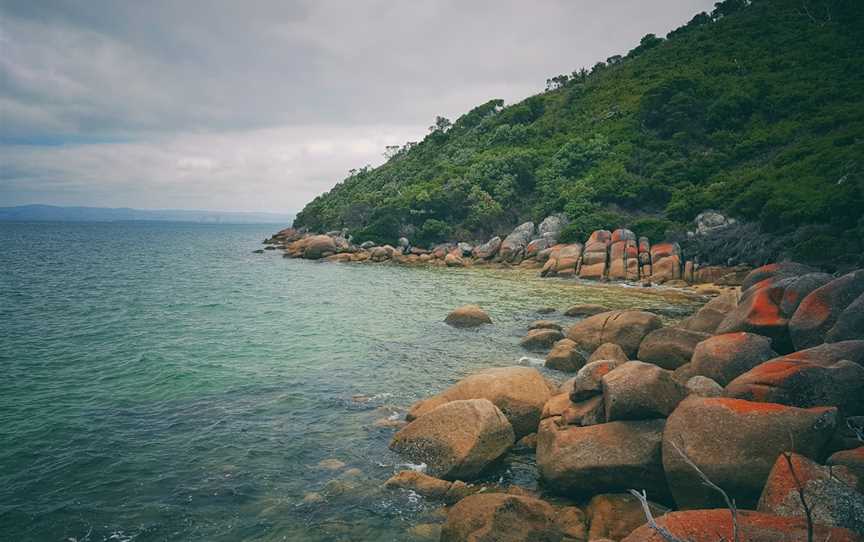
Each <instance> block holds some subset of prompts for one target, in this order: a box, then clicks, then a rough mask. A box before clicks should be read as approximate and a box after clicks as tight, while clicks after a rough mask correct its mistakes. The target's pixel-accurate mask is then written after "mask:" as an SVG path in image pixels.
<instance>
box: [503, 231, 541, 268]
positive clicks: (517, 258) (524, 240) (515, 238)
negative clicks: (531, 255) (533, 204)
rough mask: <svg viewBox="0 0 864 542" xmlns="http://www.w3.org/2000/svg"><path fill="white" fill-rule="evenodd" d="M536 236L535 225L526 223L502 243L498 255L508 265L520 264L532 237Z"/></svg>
mask: <svg viewBox="0 0 864 542" xmlns="http://www.w3.org/2000/svg"><path fill="white" fill-rule="evenodd" d="M533 236H534V223H533V222H525V223H524V224H521V225H520V226H518V227H517V228H516V229H515V230H513V232H512V233H511V234H510V235H508V236H507V237H505V238H504V241H502V242H501V248H500V249H499V250H498V254H499V256H500V257H501V261H503V262H508V263H519V262H521V261H522V258H524V257H525V248H526V247H527V246H528V242H529V241H531V237H533Z"/></svg>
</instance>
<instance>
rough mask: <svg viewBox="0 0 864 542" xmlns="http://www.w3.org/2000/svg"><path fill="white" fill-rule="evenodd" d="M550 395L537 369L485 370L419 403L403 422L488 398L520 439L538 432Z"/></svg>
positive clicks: (409, 411) (502, 368)
mask: <svg viewBox="0 0 864 542" xmlns="http://www.w3.org/2000/svg"><path fill="white" fill-rule="evenodd" d="M551 396H552V393H551V392H550V391H549V386H548V385H547V383H546V380H545V379H544V378H543V375H541V374H540V372H539V371H538V370H537V369H533V368H530V367H501V368H495V369H486V370H484V371H481V372H479V373H476V374H473V375H470V376H468V377H465V378H463V379H462V380H460V381H459V382H457V383H456V384H454V385H453V386H451V387H449V388H447V389H446V390H444V391H442V392H441V393H439V394H438V395H434V396H432V397H430V398H428V399H424V400H422V401H418V402H417V403H415V404H414V405H412V406H411V408H410V409H409V410H408V414H407V415H406V419H407V420H408V421H412V420H416V419H418V418H420V417H421V416H423V415H425V414H426V413H428V412H431V411H432V410H434V409H436V408H437V407H439V406H441V405H443V404H445V403H448V402H450V401H457V400H464V399H488V400H489V401H491V402H492V404H494V405H495V406H496V407H498V408H499V409H500V410H501V412H503V413H504V415H505V416H506V417H507V419H508V420H509V421H510V423H511V425H512V426H513V430H514V431H515V434H516V438H522V437H523V436H525V435H527V434H528V433H533V432H534V431H536V430H537V424H538V423H539V422H540V413H541V412H542V411H543V405H545V404H546V401H548V400H549V398H550V397H551Z"/></svg>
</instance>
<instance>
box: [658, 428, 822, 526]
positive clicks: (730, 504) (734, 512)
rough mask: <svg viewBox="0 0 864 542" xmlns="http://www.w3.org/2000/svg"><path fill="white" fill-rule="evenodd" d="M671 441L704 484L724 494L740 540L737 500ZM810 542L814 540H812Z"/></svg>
mask: <svg viewBox="0 0 864 542" xmlns="http://www.w3.org/2000/svg"><path fill="white" fill-rule="evenodd" d="M669 443H670V444H671V445H672V447H673V448H675V451H676V452H678V455H680V456H681V458H682V459H683V460H684V462H685V463H687V464H688V465H690V467H691V468H693V470H695V471H696V473H697V474H699V478H701V479H702V484H704V485H705V486H707V487H709V488H711V489H713V490H714V491H716V492H718V493H720V495H722V496H723V500H724V501H726V507H727V508H729V511H730V512H731V513H732V540H733V542H740V540H739V538H738V507H737V506H735V500H734V499H730V498H729V495H728V494H727V493H726V492H725V491H723V488H722V487H720V486H718V485H717V484H715V483H714V482H712V481H711V479H710V478H708V476H707V475H706V474H705V473H704V472H702V469H700V468H699V467H698V466H697V465H696V463H694V462H693V460H692V459H690V457H688V456H687V454H686V453H684V450H682V449H681V448H679V447H678V445H677V444H675V443H674V442H672V441H671V440H670V441H669ZM808 542H812V540H810V541H808Z"/></svg>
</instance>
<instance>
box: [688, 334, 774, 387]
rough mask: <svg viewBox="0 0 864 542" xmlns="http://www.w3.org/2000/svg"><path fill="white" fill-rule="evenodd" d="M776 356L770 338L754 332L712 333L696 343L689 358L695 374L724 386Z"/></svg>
mask: <svg viewBox="0 0 864 542" xmlns="http://www.w3.org/2000/svg"><path fill="white" fill-rule="evenodd" d="M775 357H777V353H776V352H774V350H772V349H771V339H769V338H767V337H763V336H761V335H756V334H753V333H743V332H738V333H725V334H723V335H715V336H714V337H711V338H709V339H706V340H704V341H702V342H700V343H699V344H697V345H696V348H695V349H694V350H693V357H692V358H691V360H690V364H691V367H692V368H693V371H694V374H698V375H702V376H707V377H708V378H710V379H712V380H714V381H716V382H717V383H718V384H720V385H721V386H725V385H726V384H728V383H729V382H731V381H732V380H734V379H735V378H736V377H738V376H739V375H742V374H744V373H746V372H747V371H749V370H750V369H752V368H753V367H756V366H757V365H759V364H760V363H762V362H764V361H766V360H769V359H771V358H775Z"/></svg>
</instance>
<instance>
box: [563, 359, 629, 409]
mask: <svg viewBox="0 0 864 542" xmlns="http://www.w3.org/2000/svg"><path fill="white" fill-rule="evenodd" d="M624 363H626V361H618V360H608V359H607V360H600V361H592V362H590V363H588V364H587V365H585V366H584V367H582V368H581V369H579V372H577V373H576V376H575V377H574V378H573V386H572V388H571V389H570V400H571V401H573V402H574V403H578V402H580V401H584V400H585V399H590V398H591V397H594V396H595V395H600V394H601V393H603V377H604V376H605V375H606V374H608V373H609V372H610V371H612V370H613V369H615V368H616V367H618V366H620V365H622V364H624Z"/></svg>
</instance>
